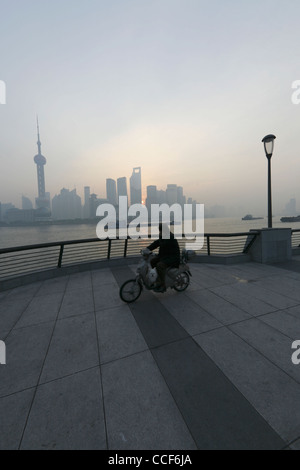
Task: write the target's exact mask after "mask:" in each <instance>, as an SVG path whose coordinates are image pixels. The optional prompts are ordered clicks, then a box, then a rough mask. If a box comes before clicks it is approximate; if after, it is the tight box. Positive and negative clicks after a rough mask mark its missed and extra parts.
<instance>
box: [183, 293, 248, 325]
mask: <svg viewBox="0 0 300 470" xmlns="http://www.w3.org/2000/svg"><path fill="white" fill-rule="evenodd" d="M186 295H187V296H188V297H189V298H190V299H192V300H193V301H194V302H196V303H197V304H198V305H199V306H200V307H201V308H202V309H203V310H205V311H207V312H208V313H209V314H210V315H212V316H213V317H214V318H215V319H217V320H218V321H219V322H220V323H221V324H222V325H229V324H230V323H235V322H238V321H242V320H246V319H248V318H250V315H249V313H246V312H245V311H244V310H241V309H240V308H238V307H237V306H236V305H233V304H232V303H230V302H228V301H227V300H225V299H223V298H222V297H220V296H219V295H217V294H215V293H214V292H211V291H209V290H204V291H201V292H196V291H191V292H190V291H188V290H187V291H186Z"/></svg>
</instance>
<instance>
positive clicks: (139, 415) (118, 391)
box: [102, 351, 196, 450]
mask: <svg viewBox="0 0 300 470" xmlns="http://www.w3.org/2000/svg"><path fill="white" fill-rule="evenodd" d="M102 374H103V391H104V404H105V410H106V419H107V434H108V447H109V449H120V450H122V449H126V450H131V449H135V450H144V449H147V450H152V449H155V450H172V449H180V450H189V449H196V445H195V442H194V440H193V438H192V437H191V434H190V432H189V430H188V428H187V426H186V424H185V422H184V420H183V418H182V416H181V413H180V412H179V410H178V408H177V406H176V404H175V402H174V400H173V398H172V396H171V394H170V391H169V389H168V387H167V385H166V383H165V381H164V379H163V377H162V375H161V373H160V371H159V369H158V367H157V365H156V363H155V361H154V359H153V357H152V355H151V353H150V352H149V351H144V352H141V353H139V354H135V355H134V356H130V357H128V358H124V359H122V360H119V361H114V362H112V363H110V364H105V365H104V366H103V367H102Z"/></svg>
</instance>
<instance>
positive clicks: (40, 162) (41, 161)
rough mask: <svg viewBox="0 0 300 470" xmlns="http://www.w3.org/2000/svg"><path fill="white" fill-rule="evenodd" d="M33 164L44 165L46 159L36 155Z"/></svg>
mask: <svg viewBox="0 0 300 470" xmlns="http://www.w3.org/2000/svg"><path fill="white" fill-rule="evenodd" d="M34 162H35V163H36V164H37V165H46V162H47V160H46V158H45V157H44V156H43V155H39V154H38V155H36V156H35V157H34Z"/></svg>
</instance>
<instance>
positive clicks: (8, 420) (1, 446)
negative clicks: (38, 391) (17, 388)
mask: <svg viewBox="0 0 300 470" xmlns="http://www.w3.org/2000/svg"><path fill="white" fill-rule="evenodd" d="M34 393H35V389H34V388H30V389H28V390H23V391H22V392H18V393H14V394H12V395H9V396H7V397H2V398H0V436H1V438H0V450H18V448H19V444H20V441H21V438H22V434H23V430H24V428H25V425H26V420H27V417H28V415H29V411H30V407H31V403H32V400H33V397H34Z"/></svg>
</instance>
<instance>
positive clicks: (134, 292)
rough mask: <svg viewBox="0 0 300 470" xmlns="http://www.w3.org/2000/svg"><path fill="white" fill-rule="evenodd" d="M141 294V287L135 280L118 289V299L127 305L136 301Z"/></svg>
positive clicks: (130, 280)
mask: <svg viewBox="0 0 300 470" xmlns="http://www.w3.org/2000/svg"><path fill="white" fill-rule="evenodd" d="M141 292H142V286H141V284H140V283H139V282H138V281H137V280H136V279H129V281H126V282H124V284H123V285H122V286H121V287H120V297H121V299H122V300H123V302H126V303H128V304H129V303H131V302H134V301H135V300H137V299H138V298H139V296H140V295H141Z"/></svg>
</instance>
